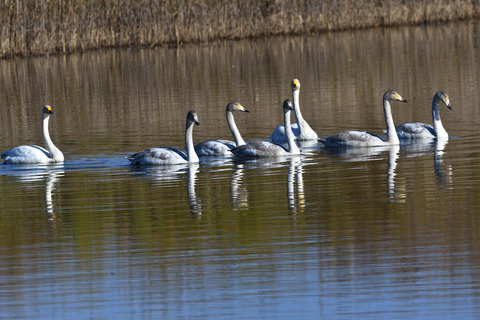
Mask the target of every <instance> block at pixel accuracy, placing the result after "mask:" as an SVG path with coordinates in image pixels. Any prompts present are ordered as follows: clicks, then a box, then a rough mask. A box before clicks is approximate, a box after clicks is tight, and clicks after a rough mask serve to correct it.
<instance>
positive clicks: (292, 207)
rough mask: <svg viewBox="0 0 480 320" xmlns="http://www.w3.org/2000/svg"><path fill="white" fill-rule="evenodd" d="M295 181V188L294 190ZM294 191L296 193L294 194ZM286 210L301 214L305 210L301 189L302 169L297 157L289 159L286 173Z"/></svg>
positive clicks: (303, 195) (302, 190)
mask: <svg viewBox="0 0 480 320" xmlns="http://www.w3.org/2000/svg"><path fill="white" fill-rule="evenodd" d="M295 180H296V182H297V183H296V188H295ZM295 191H296V192H295ZM287 200H288V210H289V211H290V212H292V213H299V212H300V213H302V212H303V211H304V209H305V192H304V188H303V167H302V161H301V158H299V157H294V158H291V159H290V163H289V166H288V173H287Z"/></svg>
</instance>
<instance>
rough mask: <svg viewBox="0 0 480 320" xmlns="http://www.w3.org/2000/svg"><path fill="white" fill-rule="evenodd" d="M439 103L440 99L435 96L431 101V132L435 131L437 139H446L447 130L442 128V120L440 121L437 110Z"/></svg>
mask: <svg viewBox="0 0 480 320" xmlns="http://www.w3.org/2000/svg"><path fill="white" fill-rule="evenodd" d="M439 103H440V98H439V97H438V96H437V95H435V97H434V98H433V101H432V121H433V130H435V133H436V135H437V138H448V133H447V130H445V128H444V127H443V124H442V120H441V119H440V111H439V110H438V105H439Z"/></svg>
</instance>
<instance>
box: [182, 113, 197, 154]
mask: <svg viewBox="0 0 480 320" xmlns="http://www.w3.org/2000/svg"><path fill="white" fill-rule="evenodd" d="M193 125H194V123H193V122H190V123H189V122H188V121H187V127H186V128H185V150H186V152H187V161H188V162H198V156H197V153H196V152H195V148H194V146H193Z"/></svg>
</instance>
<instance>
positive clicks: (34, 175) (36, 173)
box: [1, 164, 65, 221]
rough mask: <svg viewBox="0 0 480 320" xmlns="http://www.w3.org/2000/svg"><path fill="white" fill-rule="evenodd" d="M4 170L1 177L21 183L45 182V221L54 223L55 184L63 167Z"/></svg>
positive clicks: (28, 166) (40, 166)
mask: <svg viewBox="0 0 480 320" xmlns="http://www.w3.org/2000/svg"><path fill="white" fill-rule="evenodd" d="M5 168H6V170H2V171H1V174H2V175H6V176H11V177H13V178H14V180H16V181H19V182H21V183H32V182H38V181H42V180H45V211H46V214H47V219H48V220H49V221H54V220H55V219H56V216H55V210H54V207H55V206H54V203H55V202H54V200H53V195H54V194H55V185H56V183H57V182H58V180H59V179H60V178H61V177H63V175H64V173H65V171H64V165H63V164H52V165H48V166H46V165H45V166H42V165H22V166H11V167H10V166H9V167H5Z"/></svg>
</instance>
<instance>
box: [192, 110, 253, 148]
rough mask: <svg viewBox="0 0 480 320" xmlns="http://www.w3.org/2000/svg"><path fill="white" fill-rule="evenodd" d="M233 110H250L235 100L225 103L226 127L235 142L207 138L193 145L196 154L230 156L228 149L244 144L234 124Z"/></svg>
mask: <svg viewBox="0 0 480 320" xmlns="http://www.w3.org/2000/svg"><path fill="white" fill-rule="evenodd" d="M234 111H241V112H250V111H248V110H247V109H245V108H244V107H243V106H242V105H241V104H240V103H238V102H235V101H232V102H230V103H229V104H228V105H227V108H226V110H225V115H226V117H227V123H228V127H229V128H230V132H232V135H233V139H234V140H235V142H233V141H230V140H208V141H204V142H200V143H199V144H196V145H195V152H196V153H197V155H198V156H221V157H225V156H232V153H231V152H230V149H233V148H235V147H238V146H241V145H243V144H245V141H244V140H243V138H242V136H241V135H240V131H238V128H237V125H236V124H235V119H234V118H233V112H234Z"/></svg>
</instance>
